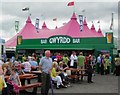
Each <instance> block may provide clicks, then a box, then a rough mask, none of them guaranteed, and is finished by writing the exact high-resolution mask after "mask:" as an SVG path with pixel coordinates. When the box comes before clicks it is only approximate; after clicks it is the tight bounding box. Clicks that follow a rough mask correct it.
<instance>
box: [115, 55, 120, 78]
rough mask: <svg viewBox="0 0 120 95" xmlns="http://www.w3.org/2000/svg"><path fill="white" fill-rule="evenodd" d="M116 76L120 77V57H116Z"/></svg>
mask: <svg viewBox="0 0 120 95" xmlns="http://www.w3.org/2000/svg"><path fill="white" fill-rule="evenodd" d="M115 68H116V70H115V74H116V76H120V57H119V55H116V57H115Z"/></svg>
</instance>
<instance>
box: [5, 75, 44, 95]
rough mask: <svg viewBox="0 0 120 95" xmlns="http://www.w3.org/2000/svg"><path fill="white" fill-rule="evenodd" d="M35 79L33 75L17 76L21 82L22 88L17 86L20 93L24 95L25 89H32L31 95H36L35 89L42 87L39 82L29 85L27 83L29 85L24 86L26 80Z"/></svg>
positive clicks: (6, 77)
mask: <svg viewBox="0 0 120 95" xmlns="http://www.w3.org/2000/svg"><path fill="white" fill-rule="evenodd" d="M9 77H10V76H5V79H6V80H7V79H8V78H9ZM35 77H36V76H35V74H23V75H19V78H20V80H21V85H22V86H19V90H20V93H25V92H27V91H26V89H28V88H33V91H32V93H34V94H33V95H36V93H37V87H39V86H42V83H41V82H35V83H30V82H29V83H27V84H25V80H26V79H29V80H31V79H33V78H35Z"/></svg>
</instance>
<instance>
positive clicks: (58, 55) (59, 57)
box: [56, 53, 62, 63]
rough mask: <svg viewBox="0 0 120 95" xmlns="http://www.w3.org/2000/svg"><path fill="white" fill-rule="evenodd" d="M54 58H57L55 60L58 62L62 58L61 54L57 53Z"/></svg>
mask: <svg viewBox="0 0 120 95" xmlns="http://www.w3.org/2000/svg"><path fill="white" fill-rule="evenodd" d="M56 58H57V62H58V63H59V62H60V61H61V60H62V56H61V54H60V53H58V54H57V56H56Z"/></svg>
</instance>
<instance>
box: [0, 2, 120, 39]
mask: <svg viewBox="0 0 120 95" xmlns="http://www.w3.org/2000/svg"><path fill="white" fill-rule="evenodd" d="M48 1H49V2H48ZM70 1H72V0H59V1H58V0H44V1H43V0H34V2H33V0H21V1H20V2H18V1H17V0H9V2H8V0H2V1H1V3H0V9H1V10H0V37H1V38H3V39H5V40H6V41H7V40H8V39H10V38H11V37H12V36H14V35H15V34H16V32H15V21H16V20H18V21H20V26H19V28H20V29H19V30H21V29H22V28H23V26H24V25H25V21H26V19H27V17H28V15H29V14H30V13H31V20H32V23H33V24H35V19H36V17H38V18H39V19H40V23H39V24H40V28H41V26H42V24H43V22H44V21H45V22H46V24H47V26H48V28H50V29H54V28H55V26H56V25H57V26H58V27H61V26H63V23H67V22H68V21H69V20H70V18H71V16H72V13H73V7H68V6H67V3H68V2H70ZM74 1H75V12H76V15H77V17H78V15H80V14H83V15H84V17H86V18H87V23H88V27H89V28H90V27H91V24H92V21H93V23H94V24H95V28H96V30H98V27H99V25H100V27H101V29H102V32H103V34H105V32H108V31H110V30H109V28H110V24H111V14H112V13H114V29H113V32H114V36H115V37H118V0H114V2H113V0H104V2H103V1H101V0H92V1H91V2H90V1H88V0H74ZM24 7H29V8H30V11H26V12H23V11H22V8H24ZM82 10H85V12H82ZM43 16H44V17H43ZM54 18H57V22H54V21H53V19H54ZM98 21H100V23H97V22H98Z"/></svg>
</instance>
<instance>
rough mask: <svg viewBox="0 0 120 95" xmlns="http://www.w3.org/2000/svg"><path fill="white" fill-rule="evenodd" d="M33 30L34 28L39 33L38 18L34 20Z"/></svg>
mask: <svg viewBox="0 0 120 95" xmlns="http://www.w3.org/2000/svg"><path fill="white" fill-rule="evenodd" d="M35 28H36V31H37V32H38V31H39V18H36V21H35Z"/></svg>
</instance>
